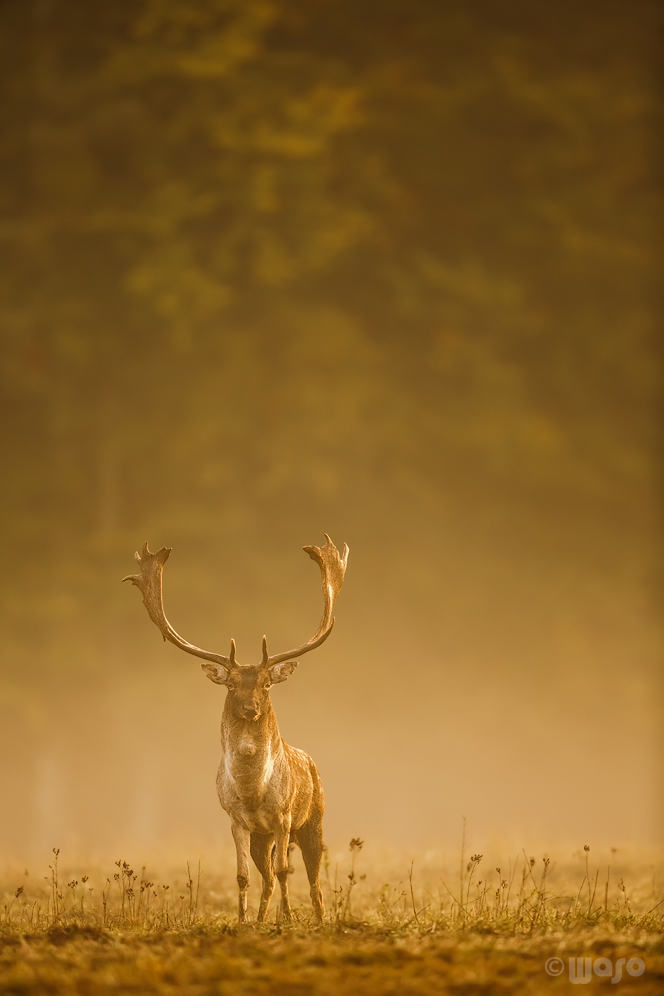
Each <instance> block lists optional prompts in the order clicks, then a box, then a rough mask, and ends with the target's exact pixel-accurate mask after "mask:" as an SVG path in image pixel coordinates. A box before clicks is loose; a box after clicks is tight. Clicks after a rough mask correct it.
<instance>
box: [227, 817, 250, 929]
mask: <svg viewBox="0 0 664 996" xmlns="http://www.w3.org/2000/svg"><path fill="white" fill-rule="evenodd" d="M231 832H232V834H233V840H234V841H235V849H236V851H237V886H238V889H239V895H238V918H239V920H240V922H241V923H242V922H243V921H244V920H246V918H247V889H248V888H249V847H250V834H249V831H248V830H246V829H245V828H244V827H242V826H239V825H238V824H237V823H234V824H233V825H232V827H231Z"/></svg>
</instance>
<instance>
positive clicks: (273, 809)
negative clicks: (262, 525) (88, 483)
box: [122, 533, 349, 923]
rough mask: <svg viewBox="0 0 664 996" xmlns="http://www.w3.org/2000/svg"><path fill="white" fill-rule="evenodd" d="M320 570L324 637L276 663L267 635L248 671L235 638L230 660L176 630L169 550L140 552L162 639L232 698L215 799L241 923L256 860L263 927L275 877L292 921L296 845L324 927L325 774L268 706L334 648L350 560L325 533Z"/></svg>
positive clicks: (142, 585) (224, 720)
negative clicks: (168, 597) (303, 664)
mask: <svg viewBox="0 0 664 996" xmlns="http://www.w3.org/2000/svg"><path fill="white" fill-rule="evenodd" d="M303 549H304V551H305V553H307V554H309V556H310V557H311V559H312V560H315V561H316V563H317V564H318V566H319V567H320V572H321V580H322V585H323V616H322V619H321V621H320V625H319V626H318V629H317V630H316V632H315V633H314V635H313V636H312V637H311V639H310V640H308V641H307V642H306V643H303V644H302V645H301V646H299V647H296V648H295V649H294V650H288V651H286V652H285V653H279V654H275V655H274V656H272V657H270V656H269V654H268V650H267V639H266V637H265V636H264V637H263V656H262V660H261V662H260V664H244V665H242V664H240V663H239V662H238V661H237V659H236V656H235V653H236V650H235V640H231V649H230V654H229V656H228V657H225V656H223V655H222V654H215V653H211V652H209V651H207V650H201V648H200V647H195V646H194V645H193V644H192V643H188V642H187V641H186V640H184V639H183V638H182V637H181V636H179V634H178V633H176V631H175V630H174V629H173V627H172V626H171V624H170V623H169V621H168V619H167V618H166V615H165V614H164V604H163V595H162V574H163V569H164V564H165V563H166V561H167V560H168V558H169V556H170V554H171V548H170V547H162V548H161V550H158V551H157V552H156V553H151V552H150V550H149V549H148V544H147V543H145V544H144V546H143V550H142V553H140V554H139V553H138V551H137V552H136V553H135V555H134V556H135V558H136V561H137V562H138V565H139V567H140V573H139V574H129V575H128V576H127V577H125V578H123V579H122V580H123V581H131V582H132V584H134V585H136V587H137V588H139V589H140V591H141V593H142V595H143V604H144V605H145V608H146V609H147V611H148V615H149V616H150V619H151V620H152V621H153V623H155V625H156V626H157V627H158V628H159V630H160V631H161V634H162V636H163V638H164V641H166V640H168V641H169V642H170V643H172V644H174V645H175V646H176V647H179V648H180V650H184V651H185V653H188V654H193V655H194V656H195V657H201V658H202V659H203V663H202V664H201V665H200V666H201V668H202V670H203V671H204V672H205V674H206V675H207V677H208V678H209V679H210V681H212V682H214V683H215V684H216V685H225V686H226V689H227V692H226V700H225V703H224V709H223V713H222V717H221V763H220V765H219V771H218V774H217V794H218V796H219V802H220V803H221V806H222V808H223V809H224V810H225V811H226V812H227V813H228V815H229V816H230V820H231V833H232V835H233V840H234V842H235V848H236V852H237V884H238V918H239V920H240V922H244V921H245V920H246V917H247V891H248V888H249V856H250V855H251V857H252V858H253V861H254V864H255V865H256V867H257V869H258V871H259V872H260V874H261V876H262V879H263V888H262V893H261V899H260V907H259V911H258V922H259V923H262V922H263V921H264V920H265V917H266V915H267V911H268V907H269V904H270V900H271V898H272V893H273V891H274V885H275V877H276V879H277V880H278V882H279V886H280V890H281V903H280V911H279V913H278V915H280V916H281V917H283V919H284V920H290V919H291V906H290V899H289V895H288V874H289V846H290V845H291V844H297V845H298V846H299V848H300V851H301V852H302V858H303V860H304V866H305V869H306V872H307V878H308V880H309V886H310V890H309V895H310V896H311V903H312V906H313V910H314V914H315V916H316V919H317V921H318V923H322V922H323V917H324V913H325V909H324V905H323V894H322V892H321V888H320V883H319V877H320V865H321V859H322V855H323V813H324V811H325V796H324V794H323V786H322V784H321V780H320V776H319V774H318V769H317V767H316V765H315V764H314V762H313V761H312V759H311V758H310V757H309V755H308V754H305V752H304V751H302V750H298V749H297V748H295V747H291V746H290V745H289V744H287V743H286V742H285V740H283V738H282V737H281V735H280V733H279V727H278V725H277V718H276V716H275V713H274V709H273V707H272V702H271V699H270V688H271V687H272V685H276V684H278V683H280V682H282V681H286V679H287V678H288V677H289V676H290V675H291V674H292V673H293V672H294V670H295V668H296V667H297V664H298V662H297V659H296V658H298V657H302V656H303V655H304V654H308V653H309V652H310V651H312V650H316V648H317V647H320V646H321V644H323V643H324V642H325V640H327V638H328V637H329V635H330V633H331V632H332V627H333V626H334V617H333V615H332V610H333V608H334V603H335V601H336V599H337V597H338V595H339V592H340V590H341V586H342V583H343V580H344V575H345V572H346V564H347V562H348V552H349V551H348V546H347V545H346V544H344V548H343V552H342V553H341V554H340V553H339V551H338V550H337V548H336V547H335V545H334V543H333V542H332V540H331V539H330V537H329V536H328V535H327V533H325V545H324V546H322V547H318V546H305V547H303Z"/></svg>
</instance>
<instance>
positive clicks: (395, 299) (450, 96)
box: [0, 0, 659, 666]
mask: <svg viewBox="0 0 664 996" xmlns="http://www.w3.org/2000/svg"><path fill="white" fill-rule="evenodd" d="M657 8H658V5H657V4H656V3H654V2H650V0H630V2H629V3H627V2H625V0H604V2H602V3H599V2H598V0H589V2H587V3H584V4H576V3H572V2H571V0H563V2H561V3H558V4H542V3H532V2H530V0H504V2H500V3H494V2H492V0H449V2H445V3H432V2H430V0H381V2H380V3H378V2H376V0H365V2H364V3H362V4H357V3H351V2H350V0H168V2H165V0H113V2H112V3H107V4H91V3H89V2H86V0H37V2H27V0H5V2H4V3H3V5H2V9H1V13H0V17H1V19H2V30H1V32H0V46H1V52H0V59H1V64H2V70H1V72H2V77H3V82H4V92H5V97H4V100H3V102H2V108H1V109H0V115H1V121H0V156H1V159H2V174H3V178H4V181H3V190H2V224H1V229H0V235H1V240H0V252H1V254H2V267H1V272H0V285H1V287H2V299H3V305H2V334H1V341H0V383H1V399H0V403H1V406H2V426H3V429H2V439H1V447H2V449H1V460H2V467H3V468H4V472H3V475H2V477H3V479H2V485H1V488H0V522H1V523H2V531H3V536H2V544H1V545H2V550H3V553H4V555H5V556H6V558H7V562H8V564H9V565H10V566H9V567H8V568H6V569H5V570H4V571H3V575H2V580H1V581H0V585H2V620H3V622H2V627H3V632H4V633H5V646H6V647H7V648H9V650H10V653H9V657H10V658H12V652H13V653H14V657H13V658H12V659H16V660H18V659H19V657H20V654H19V648H20V647H25V646H26V628H27V629H29V640H28V643H29V647H30V648H32V649H35V648H38V647H39V645H40V644H39V641H40V640H46V639H47V638H48V637H49V634H52V632H53V627H54V626H55V625H56V623H58V624H59V622H58V621H60V620H62V619H69V621H70V624H71V625H74V624H75V623H76V624H80V622H81V620H82V619H84V618H87V619H90V618H91V619H92V620H93V621H94V624H95V625H96V626H98V625H100V620H101V619H102V618H103V614H104V612H105V611H106V610H105V609H104V606H103V605H102V606H100V607H99V608H98V609H96V608H95V609H92V610H91V605H93V604H96V602H97V600H98V598H99V591H100V588H104V586H105V585H106V583H107V582H106V580H105V579H106V577H107V575H108V576H111V575H112V577H113V582H114V584H115V581H116V574H117V569H116V566H115V565H116V559H118V558H119V560H118V562H122V563H126V565H127V567H126V569H127V570H129V569H130V564H129V562H128V561H127V557H126V555H127V552H129V551H131V549H133V548H134V547H135V545H136V543H137V541H138V540H141V539H142V538H143V536H144V533H145V532H146V530H147V529H148V525H149V527H150V528H149V535H150V536H151V537H155V533H159V529H160V528H161V526H162V525H163V524H168V528H169V533H168V535H167V536H166V535H165V536H164V537H163V539H166V540H170V541H171V542H172V541H173V532H174V531H175V532H177V534H178V535H179V536H180V537H181V536H183V535H187V536H188V537H189V538H190V540H191V541H192V542H194V541H195V542H196V543H197V544H198V545H199V547H202V546H203V544H204V543H205V542H208V543H210V542H211V543H212V545H213V547H214V543H215V542H216V541H215V539H214V537H215V536H216V537H218V543H219V544H220V546H222V547H223V548H224V549H225V550H227V551H230V552H233V557H234V560H235V561H236V562H237V560H238V559H239V558H241V557H245V558H248V557H249V554H248V552H247V551H246V549H245V550H244V552H242V551H243V547H245V545H246V544H247V543H249V542H250V540H249V539H248V537H249V536H250V535H251V533H252V528H253V527H254V525H255V523H257V522H265V521H269V522H270V523H271V524H275V527H276V528H278V527H279V524H280V523H284V522H287V523H289V524H290V527H289V528H293V527H294V526H296V525H297V522H298V517H299V516H302V515H307V514H309V513H310V512H311V510H312V509H314V510H315V512H316V514H315V515H313V518H315V519H316V521H322V519H323V518H324V514H323V513H324V512H325V510H326V509H328V510H329V509H332V508H336V509H338V508H339V507H341V508H343V509H346V513H345V514H346V515H347V517H348V516H351V517H352V516H353V515H354V516H355V517H356V519H355V520H354V521H357V522H358V523H364V524H365V525H366V524H369V523H371V522H372V521H373V518H374V517H375V516H378V518H379V519H380V517H381V515H383V518H382V520H381V521H383V522H387V521H390V517H392V521H393V522H394V521H395V517H396V519H398V518H399V517H401V518H404V517H406V518H407V517H408V516H409V515H410V514H414V515H416V514H418V513H417V509H418V508H420V507H423V504H424V505H426V503H427V502H429V505H428V506H427V507H429V509H434V510H435V508H436V507H437V503H439V502H452V503H454V502H456V503H458V504H459V505H461V506H468V507H471V506H472V505H473V503H475V504H476V505H477V506H478V507H479V506H480V505H481V504H482V502H483V501H484V502H485V501H486V495H487V493H491V495H492V496H493V500H494V502H495V503H496V504H497V505H498V506H500V507H501V508H504V509H505V510H506V511H505V515H507V516H508V519H509V516H510V515H511V516H512V517H513V518H515V519H521V520H523V517H524V516H525V517H526V518H527V517H528V515H530V514H531V513H532V510H533V509H537V508H545V507H549V506H550V507H551V508H553V509H555V510H557V511H556V512H555V514H554V513H552V515H553V516H554V517H553V518H552V519H551V520H550V522H558V521H560V520H559V518H558V519H556V518H555V515H558V516H559V517H560V515H563V517H564V515H567V514H569V515H570V516H572V518H574V514H575V513H574V510H575V509H576V510H581V511H579V515H580V519H579V520H578V522H577V523H576V525H573V526H572V527H570V529H571V531H570V534H569V535H570V537H571V539H570V542H571V543H572V544H573V543H574V542H576V541H577V540H578V539H579V535H580V533H581V532H582V531H583V529H584V528H585V525H584V524H586V523H587V515H588V514H590V515H591V517H595V518H597V517H599V518H600V519H601V520H602V521H603V522H604V523H605V525H604V526H603V529H604V534H603V535H604V536H606V535H608V533H617V532H622V533H624V534H625V535H626V536H628V537H630V540H629V541H630V542H634V537H635V535H637V534H638V536H641V540H639V542H646V538H645V536H646V534H645V532H642V533H639V530H643V529H644V526H643V523H644V522H645V521H646V520H647V518H648V515H649V514H650V513H649V511H648V510H649V507H650V502H651V497H652V492H653V487H654V486H653V483H652V464H653V445H654V440H653V436H654V424H655V417H654V398H655V394H656V387H657V384H656V377H657V368H656V362H655V359H656V357H655V351H654V348H653V342H652V339H653V326H654V322H653V308H654V304H653V298H654V295H653V284H654V272H655V270H654V255H655V253H654V250H655V241H656V235H657V230H656V225H655V223H654V221H653V218H654V217H655V216H656V214H657V211H658V209H659V204H658V199H657V198H658V194H657V189H656V184H655V179H654V171H653V153H652V148H651V145H652V135H653V134H654V130H655V117H654V115H655V110H656V106H655V75H656V63H657V52H656V47H655V46H656V42H655V36H656V27H657V20H658V14H657ZM381 503H382V505H381ZM379 506H380V507H379ZM381 508H382V509H383V512H381V511H380V509H381ZM307 510H308V511H307ZM404 510H405V511H404ZM583 510H585V511H583ZM588 510H590V513H588ZM435 514H436V513H435V511H433V512H431V513H430V518H431V521H432V522H433V521H434V520H435ZM584 516H585V517H584ZM327 521H328V520H327V519H326V520H325V522H327ZM547 521H549V520H547ZM575 521H576V520H575ZM579 523H580V524H579ZM323 525H325V523H323ZM395 529H396V532H397V534H398V532H399V528H398V525H396V526H395ZM300 532H301V530H300ZM295 533H297V534H298V536H299V532H298V531H297V529H294V528H293V534H294V535H295ZM205 537H207V540H206V539H205ZM210 537H212V539H210ZM161 538H162V537H160V536H157V537H156V538H155V539H154V540H153V542H159V541H160V539H161ZM312 538H313V537H312V536H310V535H309V534H308V533H307V535H302V536H301V537H300V539H301V541H303V542H304V541H312ZM344 538H345V537H339V539H344ZM637 538H638V537H637ZM598 542H600V541H598ZM109 558H110V559H109ZM114 558H115V559H114ZM110 564H112V570H111V567H110V566H109V565H110ZM109 572H110V573H109ZM101 579H104V580H101ZM194 587H195V586H194ZM122 596H124V597H125V599H127V600H128V601H131V607H130V608H131V611H132V618H133V614H134V613H135V611H136V605H135V604H134V601H133V600H130V599H129V596H127V595H126V592H124V591H120V592H116V594H115V597H117V598H119V599H121V598H122ZM239 597H240V596H238V598H239ZM91 612H92V615H90V613H91ZM140 622H141V623H142V624H143V623H144V620H143V619H142V618H141V620H140ZM80 638H81V637H80V633H79V634H78V637H77V641H78V640H80ZM30 641H32V642H30ZM70 646H71V643H70ZM12 648H13V651H12ZM21 653H22V651H21ZM17 655H18V656H17ZM61 663H62V662H60V664H61ZM86 666H89V659H88V660H87V663H86Z"/></svg>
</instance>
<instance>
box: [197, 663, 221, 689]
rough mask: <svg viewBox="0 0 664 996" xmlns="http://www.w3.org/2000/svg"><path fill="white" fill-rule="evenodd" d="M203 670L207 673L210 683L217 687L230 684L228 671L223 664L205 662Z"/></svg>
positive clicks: (202, 666) (202, 665)
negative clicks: (212, 682)
mask: <svg viewBox="0 0 664 996" xmlns="http://www.w3.org/2000/svg"><path fill="white" fill-rule="evenodd" d="M201 668H202V670H203V671H205V673H206V675H207V676H208V678H209V679H210V681H214V683H215V685H227V684H228V671H227V670H226V668H225V667H224V665H223V664H214V663H213V662H212V661H203V663H202V664H201Z"/></svg>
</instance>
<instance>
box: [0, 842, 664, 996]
mask: <svg viewBox="0 0 664 996" xmlns="http://www.w3.org/2000/svg"><path fill="white" fill-rule="evenodd" d="M464 837H465V835H464ZM465 850H466V848H465V840H464V843H463V845H462V849H461V860H460V861H459V860H458V857H457V858H455V859H454V865H455V866H456V867H455V868H454V875H452V872H451V870H450V869H451V863H449V864H447V863H446V862H445V861H444V860H443V858H442V857H441V856H440V855H435V854H426V855H421V856H419V857H417V858H415V859H414V860H413V859H410V858H408V859H407V858H405V857H404V856H403V855H398V854H394V853H387V852H385V853H380V852H379V851H378V850H376V849H375V850H373V853H372V850H371V848H365V847H364V846H363V843H362V841H360V840H358V839H354V840H353V841H351V844H350V848H349V850H346V851H345V852H342V853H341V854H339V855H337V856H327V860H326V867H325V874H324V876H323V877H324V890H325V892H326V905H327V916H326V922H325V924H324V925H323V926H322V927H318V926H316V925H315V922H314V919H313V916H312V914H311V910H310V905H309V901H308V894H307V892H308V889H307V886H306V881H305V878H304V873H303V870H302V869H301V867H299V868H298V869H297V873H296V874H295V875H294V876H293V877H292V879H291V883H292V885H291V892H292V896H293V901H294V908H295V912H294V919H293V921H292V922H291V923H284V922H281V919H280V917H279V914H278V909H277V907H276V905H273V909H272V912H271V915H270V922H269V923H267V924H265V925H261V926H258V925H257V924H255V922H253V923H249V924H247V925H244V926H242V927H240V926H238V924H237V920H236V916H235V907H236V889H235V882H234V878H233V866H232V863H231V861H230V858H231V856H230V855H227V856H225V857H224V860H223V861H219V860H218V859H217V861H216V862H215V863H214V866H216V867H219V866H222V867H223V868H224V869H225V874H223V875H221V874H218V873H217V874H213V873H211V872H210V871H208V870H207V865H208V862H207V861H206V862H205V865H204V866H203V868H201V867H200V866H199V865H198V863H196V864H195V865H186V864H185V866H184V867H183V868H181V869H179V870H178V869H173V868H172V867H169V865H168V863H167V862H164V863H163V865H162V869H161V871H160V872H159V873H157V871H156V870H153V869H152V868H149V867H146V868H141V869H136V868H134V866H133V865H132V864H131V863H128V862H126V861H123V860H118V861H116V862H115V864H113V865H111V866H109V870H108V871H107V872H106V873H104V871H103V870H102V868H100V867H99V866H95V867H92V868H89V869H88V870H87V871H84V869H83V867H82V866H79V867H78V868H76V867H75V866H74V865H73V864H67V865H66V866H65V863H64V861H63V856H62V855H60V853H59V852H58V851H57V850H54V852H53V855H52V860H51V862H50V864H49V867H48V872H47V874H45V875H44V874H41V875H38V876H37V877H36V878H35V877H33V876H32V875H31V874H29V873H28V872H27V871H20V872H19V871H16V870H14V871H12V870H8V871H7V872H6V873H4V876H3V877H4V881H2V882H0V896H2V899H1V900H0V993H3V994H17V996H18V994H33V993H34V994H37V993H39V994H42V993H53V994H70V993H71V994H74V993H75V994H83V996H87V994H90V996H98V994H99V996H102V994H107V993H109V994H110V993H114V994H118V993H155V994H166V993H169V994H171V993H172V994H176V993H177V994H185V996H186V994H197V996H198V994H212V993H215V994H217V993H218V994H235V993H238V994H245V993H246V994H252V996H254V994H256V996H260V994H274V996H309V994H311V996H315V994H321V996H322V994H325V996H327V994H329V996H332V994H334V996H338V994H350V996H353V994H376V996H382V994H385V996H388V994H390V996H411V994H412V996H415V994H420V993H454V994H466V996H476V994H494V993H495V994H502V993H505V994H507V993H539V992H554V993H555V992H563V991H569V988H570V986H571V982H570V979H569V974H568V959H569V958H570V957H571V956H574V957H577V956H585V957H590V958H592V959H599V958H604V959H608V960H609V962H608V963H607V962H606V961H604V962H603V963H600V962H595V965H596V967H597V965H599V967H600V970H601V969H602V965H604V967H605V970H606V965H607V964H609V963H610V970H611V974H613V972H614V970H615V969H614V966H615V964H616V962H617V961H618V959H620V958H625V959H633V958H640V959H642V961H643V962H644V963H645V971H644V972H643V974H641V975H639V976H632V975H629V974H627V971H626V969H625V967H623V970H622V978H621V981H620V983H619V984H618V985H615V984H612V983H611V978H610V977H608V976H607V977H598V976H593V979H592V983H591V985H592V986H593V987H594V988H595V989H597V988H598V987H600V986H603V987H605V986H607V985H608V986H610V990H611V991H619V992H621V993H637V992H638V993H640V994H648V996H650V994H653V996H654V994H659V993H661V992H663V991H664V935H663V930H662V928H663V926H664V885H663V884H661V879H660V873H659V871H658V867H659V866H658V863H657V862H654V863H653V862H647V861H646V860H644V859H642V860H640V861H639V860H636V859H634V858H631V859H630V858H629V856H628V855H624V854H622V853H620V852H614V853H611V854H607V855H603V856H602V863H601V864H600V862H599V861H594V860H593V855H592V854H591V852H590V849H589V848H587V847H586V848H585V849H583V850H582V849H579V852H578V853H577V854H576V855H574V856H569V855H568V856H564V857H563V858H561V859H559V860H558V861H553V860H550V859H549V857H548V856H540V857H538V858H535V857H532V856H529V855H527V854H525V853H524V852H522V853H520V854H518V855H517V854H514V855H512V856H511V858H508V860H507V861H506V862H504V864H503V865H501V864H499V863H498V862H497V861H496V860H495V859H492V860H490V859H489V858H488V857H485V856H483V855H482V854H479V853H475V854H471V855H469V856H468V857H467V856H466V853H465ZM609 863H611V864H612V865H613V868H609ZM209 864H210V865H212V862H209ZM298 864H299V862H298ZM256 878H257V875H254V880H253V885H252V887H253V888H254V890H255V894H257V883H256ZM254 916H255V911H254ZM553 957H558V958H562V959H563V964H564V971H563V972H562V974H561V975H560V976H558V977H551V976H549V975H548V974H547V973H546V971H545V969H544V965H545V962H546V961H547V959H549V958H553ZM628 965H631V966H632V968H634V967H635V966H636V968H637V969H638V963H635V962H628Z"/></svg>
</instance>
